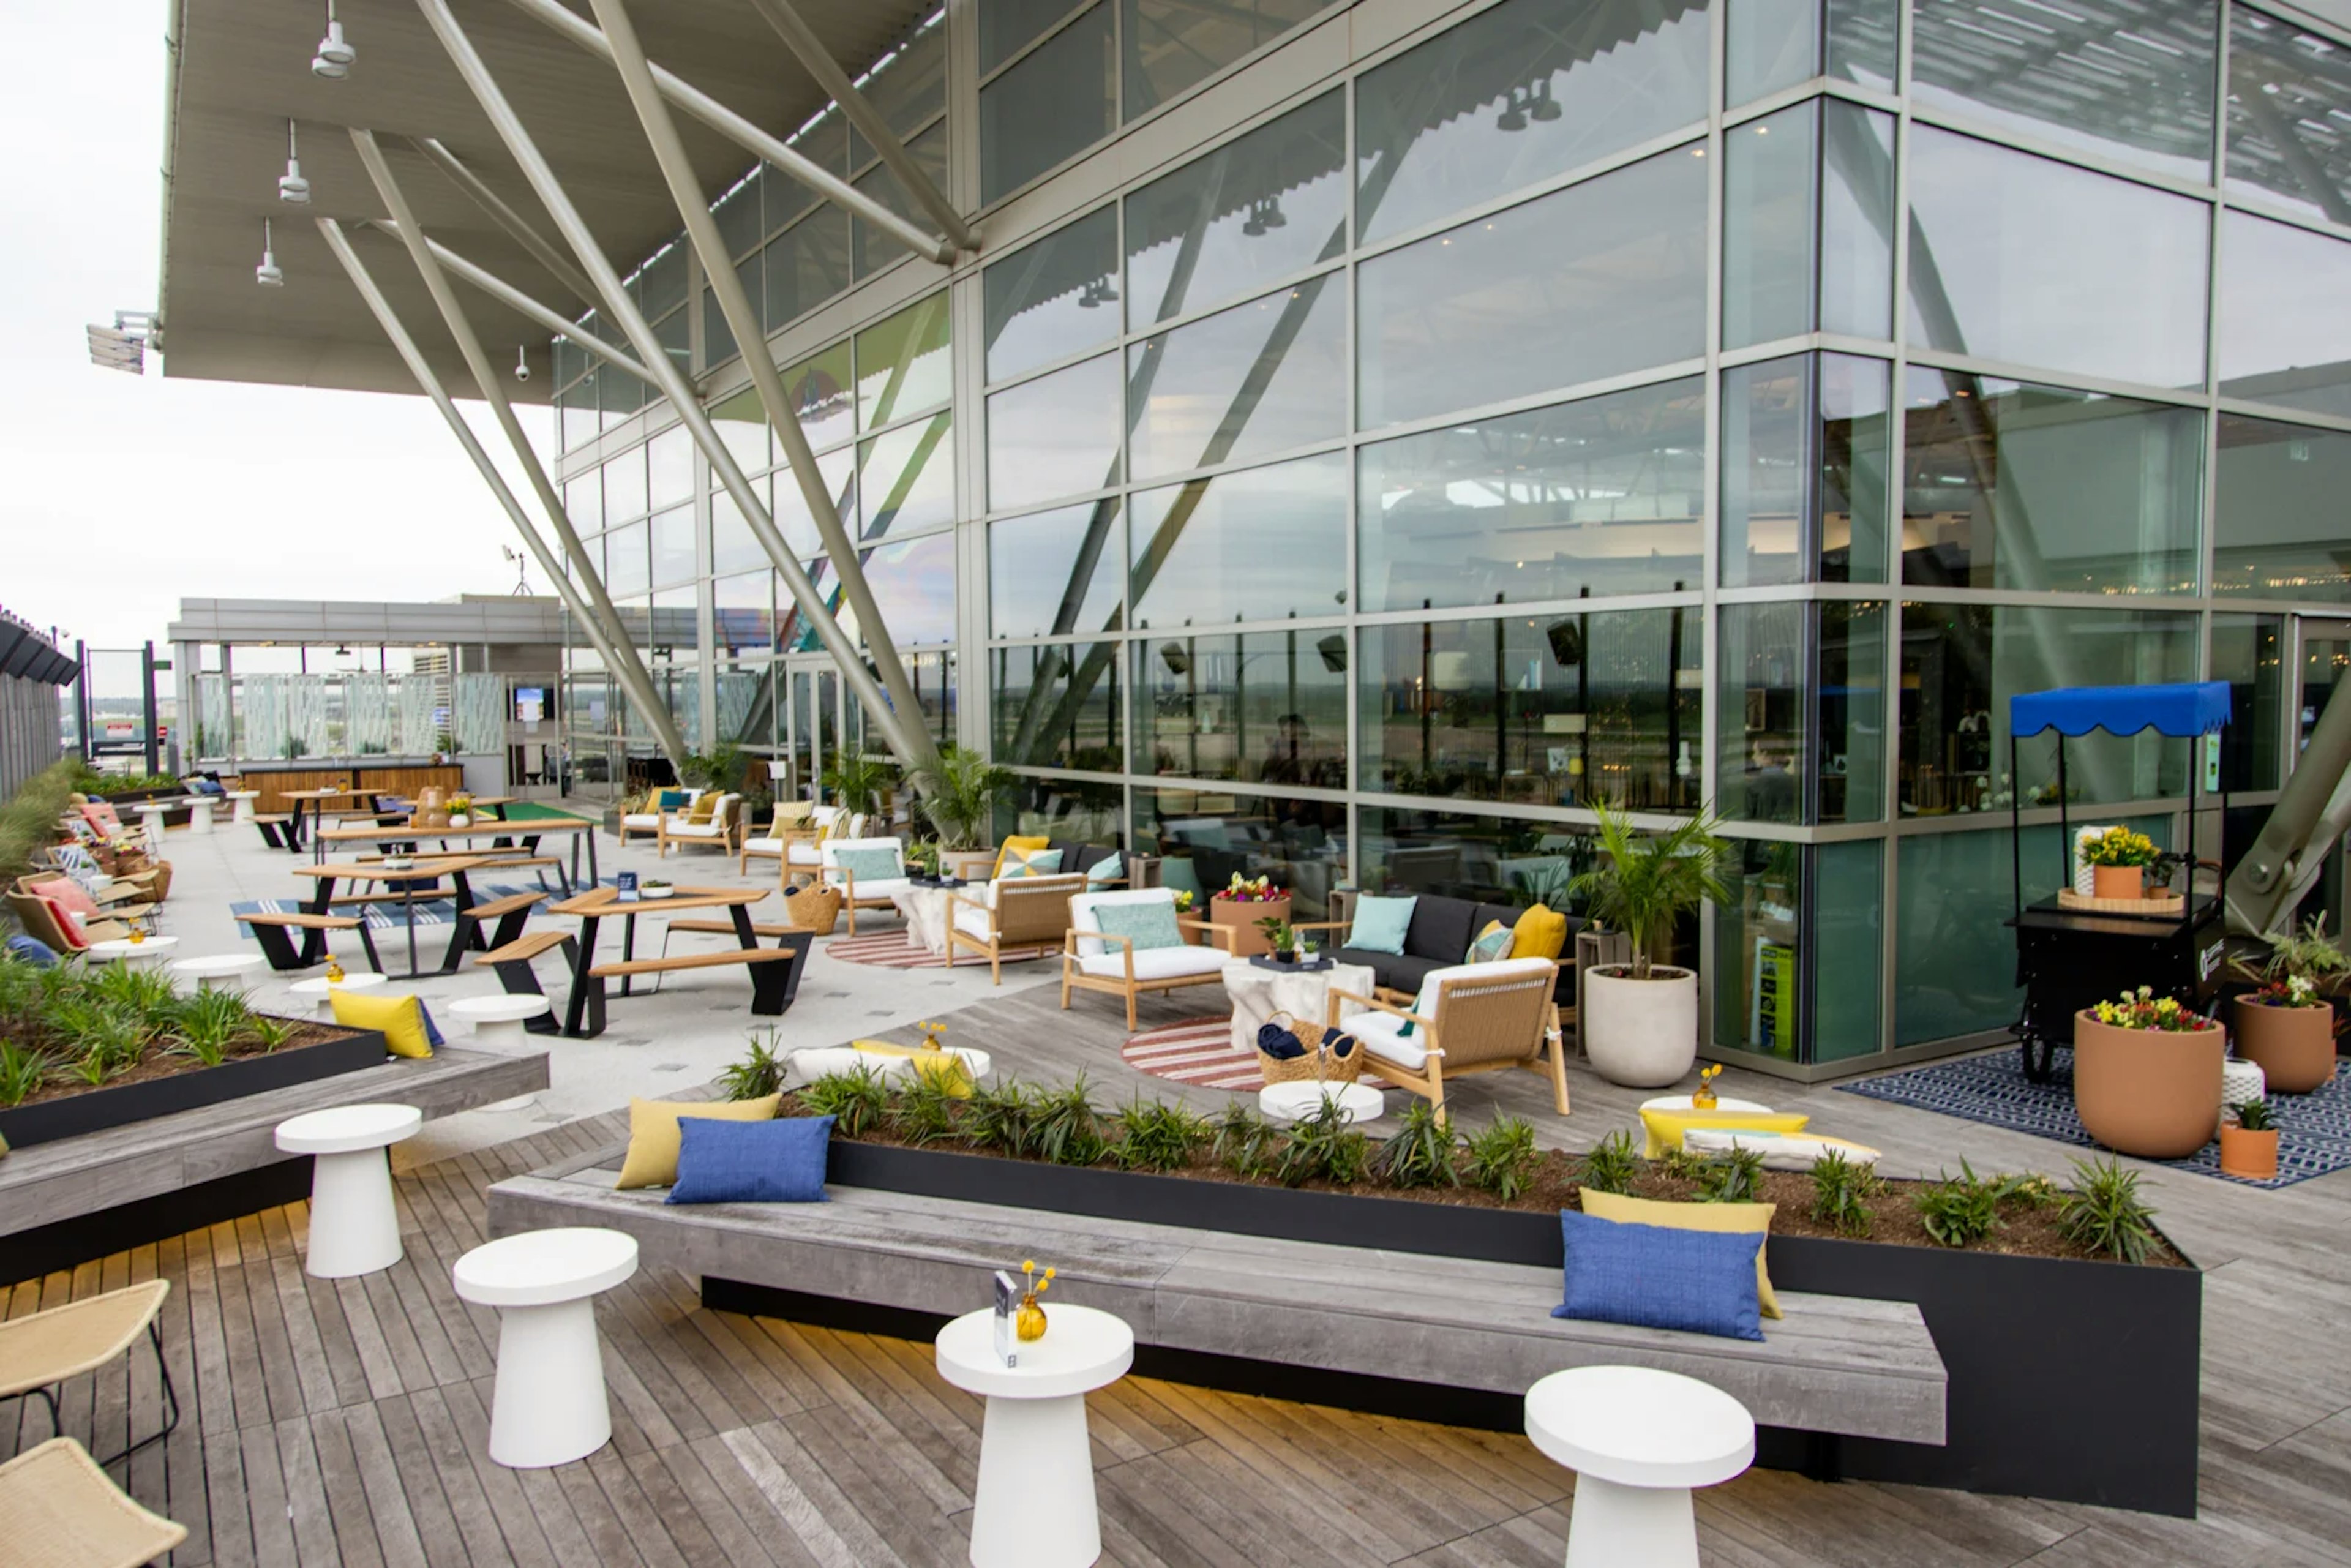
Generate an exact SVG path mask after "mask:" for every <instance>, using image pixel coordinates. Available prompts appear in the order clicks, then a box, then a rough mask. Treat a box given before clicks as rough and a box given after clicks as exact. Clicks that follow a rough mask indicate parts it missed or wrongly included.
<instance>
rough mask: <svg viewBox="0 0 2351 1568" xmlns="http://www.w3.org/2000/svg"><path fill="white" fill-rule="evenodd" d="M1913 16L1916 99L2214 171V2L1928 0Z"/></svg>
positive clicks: (2002, 126) (2181, 171) (2108, 152)
mask: <svg viewBox="0 0 2351 1568" xmlns="http://www.w3.org/2000/svg"><path fill="white" fill-rule="evenodd" d="M2085 13H2086V14H2085ZM1910 15H1911V29H1910V92H1911V96H1912V98H1913V99H1915V100H1916V101H1917V102H1918V103H1920V104H1923V105H1926V106H1928V108H1932V109H1938V110H1944V111H1945V112H1947V113H1958V114H1964V115H1966V116H1967V117H1968V118H1970V119H1971V120H1980V121H1982V122H1983V123H1984V124H1986V125H1988V126H1990V127H1991V128H1993V129H1995V130H1999V131H2010V132H2011V133H2015V134H2019V135H2025V136H2032V137H2037V138H2039V139H2040V140H2042V141H2053V142H2055V143H2057V144H2058V145H2060V146H2062V147H2067V148H2071V149H2073V150H2074V151H2076V152H2089V153H2094V154H2095V155H2097V156H2099V157H2102V158H2111V159H2115V160H2116V161H2118V162H2125V163H2136V164H2138V165H2139V166H2140V167H2142V168H2147V169H2153V170H2156V171H2158V172H2161V173H2165V174H2169V175H2171V176H2173V177H2174V178H2176V179H2181V180H2195V181H2198V182H2202V181H2205V180H2209V179H2210V178H2211V174H2212V90H2213V78H2214V77H2215V75H2216V74H2217V71H2218V66H2219V59H2218V54H2219V38H2218V31H2219V26H2220V7H2219V6H2218V5H2215V4H2214V0H2125V3H2123V4H2120V5H2113V6H2092V5H2085V6H2083V7H2081V8H2079V9H2075V8H2074V7H2071V6H2064V5H2058V6H2048V5H2033V4H2031V3H2030V0H2011V4H2010V5H2005V6H1999V5H1977V4H1974V3H1973V0H1918V3H1917V5H1914V6H1913V7H1912V8H1911V13H1910Z"/></svg>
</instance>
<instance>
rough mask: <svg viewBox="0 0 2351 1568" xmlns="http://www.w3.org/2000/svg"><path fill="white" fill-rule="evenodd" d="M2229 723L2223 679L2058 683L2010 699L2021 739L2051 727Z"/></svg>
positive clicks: (2113, 730) (2176, 728) (2117, 730)
mask: <svg viewBox="0 0 2351 1568" xmlns="http://www.w3.org/2000/svg"><path fill="white" fill-rule="evenodd" d="M2228 722H2229V685H2228V683H2227V682H2225V681H2200V682H2182V683H2180V684H2179V685H2168V686H2060V687H2058V688H2057V689H2056V690H2055V691H2048V692H2020V693H2018V694H2017V695H2015V696H2012V697H2011V698H2009V699H2008V727H2009V732H2010V733H2011V734H2012V735H2014V736H2016V737H2018V738H2020V739H2022V737H2025V736H2028V735H2039V734H2040V733H2041V732H2042V731H2043V730H2044V729H2053V730H2055V731H2056V732H2057V733H2058V734H2060V735H2068V736H2077V735H2087V734H2089V733H2090V731H2092V730H2094V729H2103V730H2105V732H2106V733H2107V734H2109V735H2137V733H2138V732H2139V731H2141V730H2143V729H2153V730H2155V731H2156V732H2157V733H2158V734H2160V735H2175V736H2181V737H2186V736H2196V735H2209V734H2210V733H2211V732H2212V731H2214V730H2216V729H2219V728H2220V727H2221V726H2222V725H2225V724H2227V723H2228Z"/></svg>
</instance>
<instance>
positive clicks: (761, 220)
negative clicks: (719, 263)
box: [710, 163, 782, 303]
mask: <svg viewBox="0 0 2351 1568" xmlns="http://www.w3.org/2000/svg"><path fill="white" fill-rule="evenodd" d="M777 177H778V179H781V178H782V176H781V175H778V176H777ZM766 183H768V166H767V165H766V164H765V163H762V164H760V165H759V166H758V168H756V169H754V170H752V171H751V172H749V173H748V174H746V175H745V176H744V177H743V182H742V183H741V184H738V185H737V186H736V187H735V188H734V189H733V190H731V191H729V192H727V193H726V194H725V195H724V196H721V197H719V198H718V201H717V203H716V205H714V206H713V207H712V208H711V209H710V215H711V217H712V218H713V219H714V220H715V221H716V223H717V225H718V237H719V238H720V239H722V240H724V241H726V254H727V255H728V256H747V255H749V254H751V253H752V252H754V251H757V250H758V248H759V242H760V241H761V240H764V239H766V238H767V237H768V225H767V218H766V214H764V213H763V212H761V210H760V207H759V188H760V187H761V186H762V185H765V184H766ZM751 298H752V300H753V302H754V303H757V301H758V298H759V297H758V294H756V293H755V294H753V295H752V296H751Z"/></svg>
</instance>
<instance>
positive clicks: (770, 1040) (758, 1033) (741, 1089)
mask: <svg viewBox="0 0 2351 1568" xmlns="http://www.w3.org/2000/svg"><path fill="white" fill-rule="evenodd" d="M776 1033H777V1031H776V1028H775V1026H774V1025H773V1024H770V1025H768V1027H767V1028H765V1029H755V1030H751V1031H750V1032H749V1033H748V1034H747V1035H745V1036H744V1037H743V1038H744V1040H746V1041H747V1043H748V1045H749V1049H748V1050H747V1051H745V1052H744V1053H743V1059H742V1060H741V1061H735V1062H729V1063H728V1064H727V1065H726V1069H725V1070H724V1071H721V1072H720V1073H719V1074H718V1086H719V1087H720V1088H722V1089H724V1090H726V1098H728V1099H729V1100H764V1099H766V1098H767V1097H768V1095H770V1094H774V1093H778V1092H780V1091H781V1090H782V1089H783V1087H784V1059H783V1058H782V1057H781V1056H779V1055H778V1054H777V1051H776Z"/></svg>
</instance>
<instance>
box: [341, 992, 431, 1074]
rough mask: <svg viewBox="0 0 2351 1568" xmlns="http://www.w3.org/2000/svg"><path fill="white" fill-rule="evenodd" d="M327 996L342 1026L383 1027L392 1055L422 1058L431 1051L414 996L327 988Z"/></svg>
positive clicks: (384, 1037) (421, 1008)
mask: <svg viewBox="0 0 2351 1568" xmlns="http://www.w3.org/2000/svg"><path fill="white" fill-rule="evenodd" d="M327 999H328V1000H329V1001H330V1002H332V1003H333V1004H334V1008H335V1021H336V1022H337V1023H339V1024H340V1025H342V1026H343V1027H344V1028H345V1029H380V1030H383V1042H384V1044H385V1045H387V1046H389V1047H390V1048H391V1050H392V1055H394V1056H408V1057H414V1058H416V1059H417V1060H419V1061H422V1060H423V1059H424V1058H425V1057H428V1056H430V1055H432V1054H433V1042H432V1040H428V1039H427V1038H425V1034H424V1009H423V1006H422V1005H420V1004H419V1003H418V1001H417V999H416V998H414V997H377V996H370V995H369V994H368V993H366V992H364V991H344V990H339V989H335V988H329V990H328V992H327Z"/></svg>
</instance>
